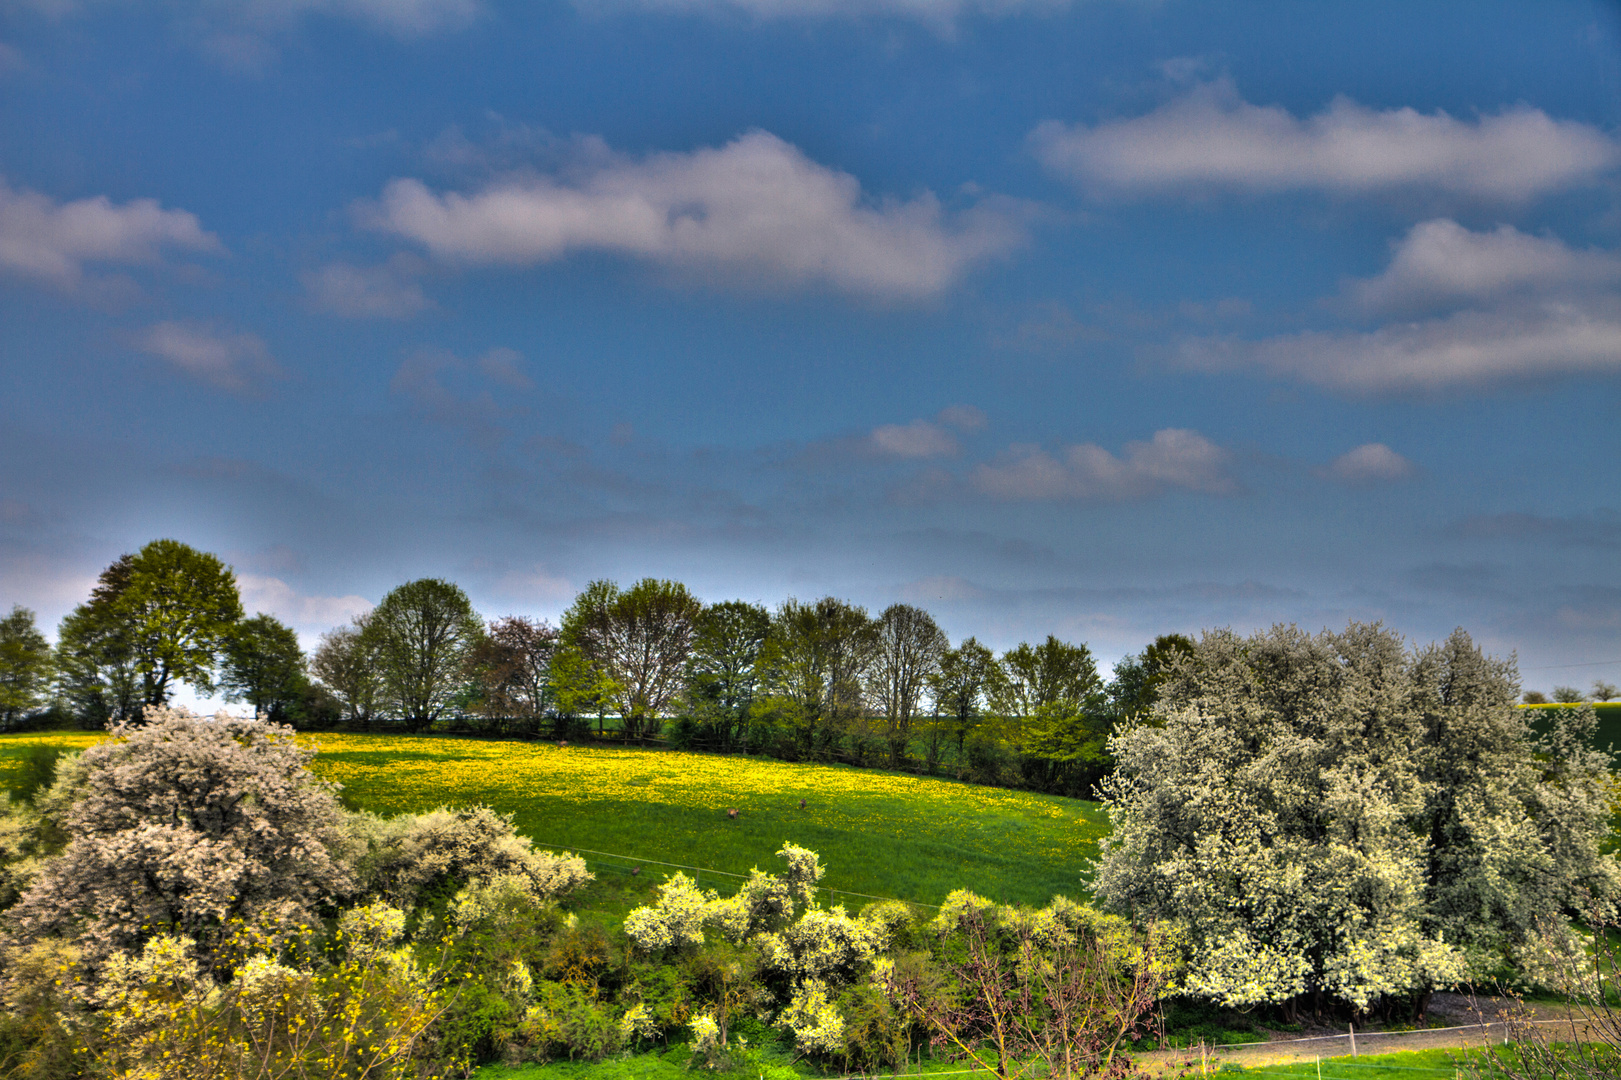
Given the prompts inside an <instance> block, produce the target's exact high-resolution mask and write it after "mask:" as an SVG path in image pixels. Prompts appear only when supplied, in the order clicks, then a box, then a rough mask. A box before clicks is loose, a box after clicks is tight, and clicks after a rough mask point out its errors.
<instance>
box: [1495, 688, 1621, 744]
mask: <svg viewBox="0 0 1621 1080" xmlns="http://www.w3.org/2000/svg"><path fill="white" fill-rule="evenodd" d="M1520 707H1521V708H1522V709H1525V710H1526V711H1527V712H1531V713H1535V714H1537V719H1541V717H1542V716H1545V715H1546V714H1547V713H1548V712H1549V710H1551V709H1569V708H1572V706H1570V705H1522V706H1520ZM1593 708H1594V710H1596V711H1597V712H1598V735H1597V736H1596V737H1595V738H1594V739H1593V742H1594V744H1595V745H1597V746H1598V748H1599V749H1601V750H1608V749H1611V748H1614V750H1615V752H1616V754H1617V755H1618V756H1621V701H1602V702H1599V703H1598V704H1597V705H1594V706H1593ZM1532 723H1533V724H1536V720H1533V721H1532Z"/></svg>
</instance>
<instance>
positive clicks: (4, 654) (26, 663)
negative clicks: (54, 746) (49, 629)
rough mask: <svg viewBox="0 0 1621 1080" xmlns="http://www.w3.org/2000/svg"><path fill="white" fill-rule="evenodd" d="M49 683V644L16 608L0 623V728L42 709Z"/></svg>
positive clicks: (31, 616) (30, 616)
mask: <svg viewBox="0 0 1621 1080" xmlns="http://www.w3.org/2000/svg"><path fill="white" fill-rule="evenodd" d="M50 682H51V646H50V643H49V642H48V641H46V640H45V635H44V634H42V633H40V632H39V628H38V627H36V626H35V625H34V613H33V612H32V611H29V610H28V609H27V608H25V607H23V606H22V605H20V604H19V605H17V606H15V607H13V608H12V609H11V614H10V615H8V616H6V617H5V618H4V619H0V728H9V727H11V726H12V725H13V724H15V723H16V722H17V720H18V719H19V718H21V717H22V716H24V715H26V714H27V713H29V712H31V711H32V710H34V709H37V708H39V707H40V706H41V705H43V704H44V702H45V696H46V691H47V690H48V689H49V687H50Z"/></svg>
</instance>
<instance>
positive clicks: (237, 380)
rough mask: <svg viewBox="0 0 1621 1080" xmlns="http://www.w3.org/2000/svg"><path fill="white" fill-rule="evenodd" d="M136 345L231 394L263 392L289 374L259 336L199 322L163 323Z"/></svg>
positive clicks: (150, 330)
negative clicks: (272, 383) (233, 331)
mask: <svg viewBox="0 0 1621 1080" xmlns="http://www.w3.org/2000/svg"><path fill="white" fill-rule="evenodd" d="M136 345H137V347H138V348H139V349H140V350H141V351H142V352H145V353H148V354H150V355H152V356H156V357H159V358H160V359H162V360H164V361H166V362H167V363H168V364H169V366H170V367H171V368H173V369H174V370H175V371H178V372H179V373H181V374H182V375H185V376H188V377H189V378H193V379H196V380H198V381H199V382H203V383H207V384H208V385H209V386H212V387H214V389H216V390H224V391H225V392H227V393H231V394H249V395H251V394H260V393H263V392H264V391H265V390H266V389H267V388H268V385H269V383H271V382H272V381H274V380H276V379H280V378H282V377H284V375H285V373H284V372H283V371H282V369H281V365H279V364H277V363H276V361H275V359H274V358H273V357H272V356H271V355H270V350H269V348H267V347H266V346H265V343H264V340H263V339H262V338H260V337H259V336H258V335H256V334H238V333H232V332H230V331H226V330H220V329H218V328H215V327H210V326H206V325H203V324H201V323H195V322H160V323H157V324H156V325H154V326H150V327H148V328H147V329H146V331H145V332H144V333H142V334H141V335H140V336H139V337H138V338H137V339H136Z"/></svg>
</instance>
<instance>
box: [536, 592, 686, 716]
mask: <svg viewBox="0 0 1621 1080" xmlns="http://www.w3.org/2000/svg"><path fill="white" fill-rule="evenodd" d="M702 613H703V604H701V603H700V602H699V601H698V599H697V598H696V597H694V596H693V595H692V594H691V593H690V592H688V591H687V587H686V586H685V585H682V584H681V583H680V582H677V581H661V580H659V579H657V578H643V579H642V580H641V581H638V582H637V583H636V584H635V585H632V586H631V587H630V588H629V589H625V590H621V589H620V588H619V586H617V585H615V584H614V583H613V582H611V581H593V582H591V583H590V584H589V585H587V586H586V588H585V591H584V592H582V593H581V594H580V595H579V596H578V597H577V598H576V599H575V601H574V604H573V606H572V607H570V608H569V609H568V611H567V612H566V613H565V614H564V615H563V626H562V630H561V641H562V643H563V644H564V645H565V646H567V647H568V648H570V649H572V650H574V651H575V652H577V653H578V654H579V655H580V656H581V657H583V658H584V659H585V660H586V661H588V662H589V664H590V665H591V667H592V669H594V671H595V672H597V673H598V675H599V676H600V678H599V680H598V681H597V682H596V683H595V686H594V687H593V690H594V691H595V693H596V694H598V695H600V696H601V697H602V698H603V699H604V700H605V701H606V702H607V703H608V704H609V706H610V708H611V709H612V711H614V712H616V713H618V715H619V717H620V720H621V722H622V723H623V724H624V730H625V733H626V735H627V736H628V737H629V738H632V739H645V738H649V737H651V736H653V735H657V734H658V732H659V728H660V725H661V723H662V720H661V717H662V716H663V714H664V712H665V710H666V709H667V708H668V707H669V706H670V704H671V703H672V702H673V701H675V700H676V698H677V697H678V696H679V695H680V693H681V691H682V689H683V686H684V681H685V675H686V670H687V660H688V656H689V654H690V652H691V649H692V644H693V639H694V637H695V635H696V633H697V629H698V621H699V617H700V616H701V615H702Z"/></svg>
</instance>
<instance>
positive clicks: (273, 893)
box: [9, 708, 352, 964]
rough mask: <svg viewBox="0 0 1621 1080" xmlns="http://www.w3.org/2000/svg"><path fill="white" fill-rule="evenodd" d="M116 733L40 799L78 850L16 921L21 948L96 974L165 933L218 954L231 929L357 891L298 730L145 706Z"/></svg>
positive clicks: (336, 817)
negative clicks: (82, 960) (44, 950)
mask: <svg viewBox="0 0 1621 1080" xmlns="http://www.w3.org/2000/svg"><path fill="white" fill-rule="evenodd" d="M110 734H111V737H110V738H108V739H107V740H106V741H105V742H102V743H98V744H97V745H95V746H93V747H91V748H90V749H88V750H86V751H85V752H84V753H83V754H81V755H80V756H79V757H78V758H77V759H76V760H75V761H74V765H73V767H72V768H71V769H67V770H63V776H62V777H61V778H59V781H58V783H57V784H56V785H53V789H52V791H51V792H49V793H47V797H46V798H45V799H43V800H42V804H43V805H44V806H45V807H46V808H47V810H46V812H47V813H48V814H49V815H52V817H53V819H54V820H56V821H58V822H59V823H60V825H61V826H62V827H63V829H64V830H65V832H66V834H67V836H68V837H69V838H70V840H69V843H68V846H67V848H66V849H65V850H64V851H63V852H62V853H61V854H60V855H58V856H55V857H53V858H52V859H50V860H49V861H48V862H46V863H45V865H44V867H43V868H42V870H41V872H40V874H39V876H38V877H37V878H36V879H35V880H34V881H33V883H32V884H31V885H30V886H29V888H28V890H27V892H26V893H24V895H23V897H22V899H21V900H20V901H19V902H18V903H17V905H16V906H15V907H14V908H13V909H12V910H11V912H10V913H9V914H10V919H9V921H10V924H11V927H12V928H13V931H14V934H15V937H16V939H17V940H19V941H23V942H29V941H38V940H42V939H44V938H46V937H53V936H59V937H63V938H65V939H67V940H69V941H73V942H76V943H78V944H80V945H81V946H82V947H83V948H84V950H85V957H86V960H87V961H88V962H90V963H92V964H97V963H99V962H101V961H103V960H105V959H106V958H108V957H109V956H110V955H112V954H113V953H114V952H117V951H120V950H132V949H137V950H138V949H139V948H140V946H141V944H142V943H143V942H145V941H147V940H149V939H151V938H152V937H153V936H155V935H162V934H168V935H180V936H184V937H186V938H188V939H190V940H192V941H194V942H196V944H197V947H198V948H199V949H200V950H201V951H202V952H203V953H208V952H209V951H210V950H211V949H212V948H213V947H214V946H215V945H216V944H218V943H219V941H220V940H221V938H222V935H223V934H224V932H225V928H226V926H227V925H228V924H229V923H231V922H232V921H233V920H245V921H249V922H253V921H257V920H260V919H263V918H273V919H292V920H297V919H305V920H308V919H311V918H313V917H314V913H315V908H316V906H317V905H319V904H320V903H322V902H323V901H326V900H328V899H330V898H332V897H334V896H337V895H340V894H343V893H346V892H348V891H349V889H350V888H351V886H352V878H351V876H350V874H349V871H348V868H347V867H346V866H345V865H344V862H343V861H342V858H341V849H342V834H341V832H340V830H339V828H338V825H339V821H340V813H341V812H340V810H339V807H338V803H337V799H336V797H335V796H334V794H333V790H332V787H331V785H329V784H326V783H324V782H323V781H321V780H318V779H316V778H315V777H314V776H313V775H311V773H310V772H309V770H308V768H307V766H308V764H309V761H310V758H311V757H312V756H313V753H314V752H313V751H312V750H306V749H302V748H300V747H299V746H298V745H297V744H296V743H295V742H294V741H293V731H292V729H291V728H288V727H283V726H281V725H277V724H268V723H264V722H262V721H259V720H243V719H238V718H235V717H231V716H228V715H226V714H223V713H222V714H220V715H219V716H217V717H215V718H213V719H211V720H210V719H204V718H202V717H197V716H193V715H191V714H190V713H188V712H186V711H184V710H172V709H167V708H148V709H147V711H146V722H145V724H144V725H142V726H139V727H137V726H134V725H130V724H118V725H115V726H114V727H113V728H112V729H111V733H110ZM64 784H76V785H77V787H76V790H71V791H69V790H64V788H63V785H64Z"/></svg>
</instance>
